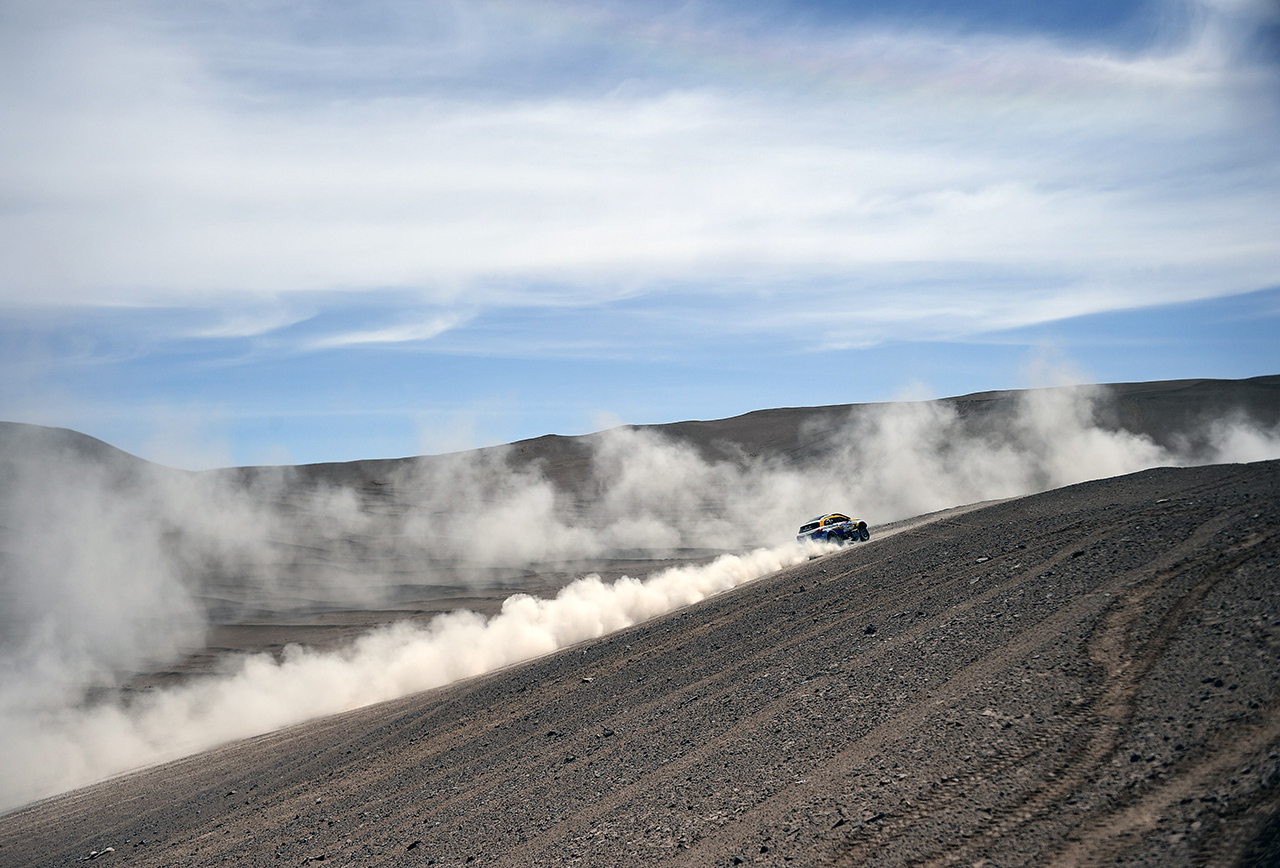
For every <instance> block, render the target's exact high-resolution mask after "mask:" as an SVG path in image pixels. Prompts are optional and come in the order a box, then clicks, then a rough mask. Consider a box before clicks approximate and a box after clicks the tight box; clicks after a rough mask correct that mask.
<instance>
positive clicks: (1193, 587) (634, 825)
mask: <svg viewBox="0 0 1280 868" xmlns="http://www.w3.org/2000/svg"><path fill="white" fill-rule="evenodd" d="M1278 552H1280V462H1266V463H1259V464H1252V465H1224V466H1216V467H1203V468H1193V469H1159V470H1152V471H1146V472H1143V473H1139V474H1135V475H1132V476H1126V477H1118V478H1115V479H1109V480H1102V481H1098V482H1091V483H1085V484H1082V485H1077V486H1072V487H1069V488H1065V489H1060V490H1057V491H1052V492H1048V493H1045V494H1040V495H1035V496H1032V497H1026V498H1022V499H1018V500H1012V501H1006V502H1003V503H998V504H994V505H990V506H986V507H983V508H980V509H975V510H972V511H969V512H965V513H962V514H958V515H950V516H942V517H938V518H937V519H936V520H934V521H932V522H928V523H923V524H918V525H916V526H914V527H912V526H904V527H902V528H900V529H898V531H897V532H896V533H893V534H885V535H883V536H878V537H873V539H872V541H871V542H870V543H868V544H863V545H857V546H853V547H851V548H848V549H846V550H843V551H841V552H838V553H836V554H833V555H829V556H826V557H822V558H819V559H815V560H812V561H810V562H808V563H806V564H804V565H801V566H799V567H795V568H792V569H789V570H786V571H783V572H781V573H777V574H774V575H772V576H768V577H766V578H764V579H761V580H758V581H756V582H753V583H751V584H749V585H746V586H744V587H741V588H739V589H737V590H735V591H732V592H728V593H725V594H722V595H720V596H717V597H714V598H712V599H710V600H707V601H704V602H703V603H701V604H699V605H697V606H693V607H691V608H689V609H686V610H682V611H680V612H676V613H673V614H672V615H669V616H666V617H663V618H659V619H657V620H654V621H651V622H648V623H646V624H643V625H640V626H638V627H634V628H632V629H629V630H626V631H623V632H621V633H616V634H613V635H611V636H607V637H604V638H603V639H600V640H596V641H592V642H588V643H584V644H582V645H578V646H574V647H572V648H569V649H566V650H565V651H562V652H559V653H557V654H554V655H551V656H549V657H545V658H542V659H539V660H535V661H533V662H530V663H526V664H522V665H519V666H515V667H512V668H510V669H507V670H503V671H501V672H497V673H493V674H490V675H488V676H484V677H481V678H476V679H472V680H470V681H467V682H463V683H459V684H455V685H452V686H450V687H446V688H442V689H438V690H434V691H429V692H426V693H422V694H418V695H415V696H411V697H407V698H405V699H401V700H397V701H395V702H390V703H386V704H383V705H379V706H374V707H371V708H367V709H362V710H360V711H356V712H351V713H347V714H344V715H339V716H336V717H332V718H326V719H324V720H320V721H315V722H312V723H309V724H305V725H303V726H298V727H294V728H292V729H288V730H285V731H282V732H277V733H273V734H270V735H267V736H263V737H259V738H255V739H251V740H249V741H245V742H240V743H237V744H234V745H230V746H227V747H225V748H221V749H218V750H215V751H211V752H208V753H204V754H201V755H198V756H195V757H191V758H188V759H185V760H181V761H178V762H175V763H171V764H167V765H164V766H159V767H156V768H153V769H150V770H146V771H144V772H139V773H135V774H132V775H129V776H126V777H123V778H119V779H116V780H113V781H109V782H107V783H104V784H100V785H97V786H94V787H89V788H86V789H83V790H79V791H76V792H73V793H69V794H66V795H63V796H59V797H57V798H54V799H50V800H48V801H45V802H41V803H37V804H35V805H33V806H29V807H27V808H25V809H23V810H20V811H17V812H14V813H11V814H8V815H6V816H4V817H0V865H3V866H10V865H13V866H17V865H42V866H43V865H64V864H70V863H76V862H80V861H85V860H90V859H92V861H95V862H102V863H103V864H115V863H119V864H130V865H157V866H187V865H190V866H195V865H232V864H235V865H263V866H276V865H307V864H310V863H318V862H323V863H324V864H329V863H336V864H339V865H345V864H354V865H450V866H452V865H459V866H461V865H510V866H527V865H590V866H610V865H627V866H632V865H640V864H646V865H647V864H656V863H663V864H672V865H689V866H704V865H736V864H753V865H757V864H758V865H776V866H784V865H786V866H804V865H849V866H854V865H857V866H863V865H884V866H890V865H951V864H962V865H975V866H977V865H986V866H1004V865H1035V866H1046V865H1048V866H1053V865H1101V864H1104V863H1106V864H1109V865H1115V864H1118V863H1124V864H1127V865H1145V866H1182V865H1185V866H1193V865H1195V866H1198V865H1241V866H1245V865H1247V866H1254V865H1257V866H1263V865H1275V864H1277V861H1278V860H1280V843H1278V839H1280V681H1278V679H1280V581H1278V578H1280V573H1278V572H1277V555H1278Z"/></svg>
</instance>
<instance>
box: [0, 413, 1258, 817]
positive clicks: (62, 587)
mask: <svg viewBox="0 0 1280 868" xmlns="http://www.w3.org/2000/svg"><path fill="white" fill-rule="evenodd" d="M1104 405H1105V394H1104V393H1103V392H1102V391H1100V390H1098V389H1095V388H1075V389H1048V390H1034V391H1029V392H1025V393H1022V394H1021V396H1020V397H1019V398H1018V399H1017V404H1016V408H1015V410H1014V412H1013V413H1012V414H1011V415H1010V416H1008V417H1007V418H1001V419H999V420H998V421H997V422H991V421H990V420H988V422H987V423H983V422H981V421H980V420H979V421H975V420H974V419H971V418H965V417H963V416H962V415H961V413H960V411H959V410H957V408H956V407H955V406H954V405H952V404H949V403H945V402H913V403H897V404H886V405H872V406H864V407H862V408H859V412H857V413H853V414H851V415H850V416H849V417H848V419H847V420H845V421H843V422H842V423H841V424H839V425H836V426H835V427H834V428H829V429H824V430H821V431H817V430H815V431H812V432H808V435H807V438H806V437H802V440H803V439H811V440H813V441H814V442H818V443H821V448H820V449H815V450H812V451H811V453H809V454H806V455H803V456H799V457H798V456H797V455H795V454H772V455H770V454H765V455H759V456H749V455H745V454H728V455H725V456H722V457H708V455H707V453H706V452H705V450H700V449H699V447H698V446H696V445H694V444H692V443H689V442H685V441H676V440H672V439H669V438H664V437H662V436H660V435H658V434H657V433H655V432H654V431H652V430H646V429H635V428H618V429H614V430H611V431H606V432H602V433H601V434H598V435H594V436H593V437H592V438H589V442H590V455H589V462H588V465H589V466H587V467H586V469H585V471H584V475H583V476H582V477H581V478H580V479H579V480H578V481H577V483H576V484H575V485H574V486H572V487H571V489H572V490H570V488H566V487H565V485H564V484H563V480H562V481H561V483H562V484H559V485H558V484H557V483H556V481H555V479H554V478H552V477H554V475H555V474H554V473H552V472H551V470H550V469H549V468H548V467H547V466H545V465H543V464H539V463H537V462H534V463H532V464H528V465H524V466H521V467H520V468H519V469H513V468H515V465H514V464H513V462H512V461H511V460H510V459H511V455H510V454H509V453H507V452H504V451H502V450H485V451H483V452H479V453H469V454H462V455H458V456H451V457H445V458H440V459H437V460H432V461H429V462H409V463H405V464H404V465H402V466H401V467H400V468H399V469H398V470H396V471H395V472H394V473H393V474H392V476H391V478H389V479H387V480H384V481H383V487H384V488H385V493H383V492H373V493H371V492H369V491H367V490H362V489H357V488H356V487H352V486H344V485H340V484H336V483H329V484H325V483H319V482H313V483H309V484H307V485H301V484H299V482H298V479H297V477H296V474H294V473H293V472H291V471H289V470H288V469H281V470H279V471H277V472H273V473H260V474H258V475H256V476H255V477H254V478H253V479H252V480H249V481H245V480H244V479H239V480H237V479H236V477H234V475H232V474H228V473H204V474H196V473H185V472H182V471H174V470H171V469H168V468H162V467H158V466H155V465H148V464H146V463H145V462H141V461H138V460H136V459H133V458H132V457H131V456H125V455H124V454H123V453H115V452H113V451H98V452H95V451H93V450H87V449H86V448H84V447H83V444H81V445H78V446H74V447H73V446H72V445H68V443H65V442H61V441H59V442H57V443H54V444H52V445H50V443H49V442H46V441H45V440H41V439H40V438H39V437H37V436H36V435H35V434H29V435H28V434H23V435H22V436H18V435H13V436H10V437H9V439H8V440H7V441H2V442H0V446H3V458H4V461H3V463H2V464H0V471H2V472H3V474H4V477H3V482H4V496H3V497H2V498H0V509H3V513H0V534H2V536H0V540H2V542H3V545H2V546H0V551H3V560H2V561H0V570H2V572H0V769H3V770H4V771H3V772H2V773H0V809H2V808H11V807H14V806H16V805H19V804H22V803H24V802H26V801H29V800H31V799H33V798H39V797H42V796H46V795H50V794H53V793H56V792H60V791H63V790H66V789H69V788H72V787H75V786H79V785H82V784H85V783H89V782H91V781H94V780H98V779H101V778H104V777H107V776H110V775H112V774H116V773H119V772H122V771H125V770H128V769H131V768H136V767H139V766H142V765H146V764H150V763H155V762H159V761H163V760H166V759H171V758H176V757H180V756H183V755H186V754H189V753H191V752H194V751H197V750H200V749H203V748H207V747H211V746H214V745H216V744H220V743H224V742H226V741H229V740H232V739H236V738H241V737H244V736H249V735H253V734H257V733H262V732H266V731H270V730H272V729H275V728H278V727H281V726H285V725H288V724H291V723H296V722H300V721H303V720H306V719H310V718H314V717H317V716H321V715H326V714H331V713H334V712H338V711H342V710H345V709H351V708H356V707H360V706H363V705H367V704H370V703H373V702H378V701H381V700H385V699H390V698H394V697H397V696H403V695H405V694H407V693H411V692H413V691H418V690H423V689H426V688H430V687H434V686H438V685H441V684H445V683H448V682H450V681H454V680H457V679H460V678H465V677H468V676H472V675H476V674H479V673H483V672H488V671H491V670H493V669H495V668H498V667H502V666H506V665H510V664H512V663H515V662H518V661H521V660H525V659H529V658H531V657H534V656H538V655H542V654H546V653H549V652H551V651H554V650H556V649H559V648H563V647H566V646H568V645H571V644H573V643H575V642H580V641H583V640H586V639H589V638H593V637H597V636H600V635H603V634H605V633H608V632H610V631H613V630H617V629H620V628H622V627H625V626H628V625H631V624H635V623H638V622H640V621H642V620H645V619H647V618H652V617H654V616H657V615H659V614H662V613H665V612H669V611H671V610H673V609H676V608H679V607H681V606H685V605H689V604H691V603H693V602H696V601H698V600H701V599H704V598H705V597H707V596H708V595H711V594H714V593H718V592H721V591H724V590H727V589H729V588H732V587H735V586H737V585H739V584H741V583H743V582H746V581H751V580H752V579H755V578H758V577H760V576H762V575H765V574H768V573H770V572H773V571H776V570H778V569H780V568H782V567H784V566H786V565H788V564H792V563H797V562H799V561H800V560H803V559H805V558H807V557H809V556H810V555H811V554H813V553H815V552H816V551H820V550H822V549H819V548H815V547H814V546H813V545H812V544H808V545H799V544H797V543H795V542H794V529H795V528H796V527H797V526H798V525H799V524H800V523H801V522H802V521H803V520H805V519H807V518H809V517H810V516H812V515H817V514H820V513H823V512H828V511H833V510H840V511H852V512H854V513H856V514H857V515H858V516H860V517H861V518H863V519H865V520H867V521H868V522H869V523H871V524H872V525H873V527H874V526H875V525H877V524H884V523H886V522H889V521H893V520H896V519H900V518H905V517H909V516H913V515H918V514H921V513H925V512H930V511H934V510H938V509H943V508H946V507H950V506H956V505H959V504H964V503H972V502H976V501H981V500H989V499H995V498H1003V497H1013V496H1017V495H1022V494H1028V493H1032V492H1036V491H1042V490H1046V489H1049V488H1055V487H1059V486H1062V485H1067V484H1071V483H1075V482H1081V481H1085V480H1088V479H1095V478H1101V477H1106V476H1114V475H1118V474H1123V473H1129V472H1133V471H1137V470H1141V469H1144V468H1148V467H1154V466H1159V465H1176V464H1190V463H1217V462H1222V461H1254V460H1263V459H1268V458H1275V457H1280V431H1275V430H1264V429H1261V428H1259V427H1257V426H1256V425H1254V424H1253V423H1252V422H1250V420H1249V419H1247V418H1245V417H1243V416H1240V417H1231V418H1226V419H1222V420H1219V421H1217V422H1215V423H1213V424H1212V425H1211V426H1209V427H1208V429H1207V430H1206V431H1198V432H1188V438H1187V439H1186V441H1185V443H1186V447H1185V448H1182V449H1179V448H1173V449H1170V448H1166V447H1163V446H1160V445H1158V444H1157V443H1156V442H1154V441H1153V440H1151V439H1150V438H1148V437H1144V436H1141V435H1137V434H1132V433H1129V432H1126V431H1123V430H1114V429H1113V428H1106V427H1102V426H1100V425H1099V424H1097V422H1096V420H1097V418H1098V417H1099V414H1100V411H1101V409H1102V408H1103V407H1104ZM1193 435H1194V436H1193ZM1192 443H1194V444H1196V445H1195V446H1194V447H1193V446H1192V445H1191V444H1192ZM871 544H872V545H874V539H873V541H872V543H871ZM748 549H750V551H749V553H746V554H741V552H743V551H746V550H748ZM624 550H625V551H634V550H644V551H649V552H663V551H665V552H676V551H683V552H686V553H687V552H689V551H690V550H693V551H696V552H699V553H701V554H704V555H710V554H712V553H714V552H725V551H729V552H733V553H732V554H726V555H722V556H720V557H717V558H715V559H714V560H712V561H710V562H709V563H704V564H702V565H698V566H686V567H678V568H674V569H671V570H667V571H665V572H661V573H658V574H655V575H653V576H650V577H649V578H647V579H645V580H643V581H641V580H637V579H632V578H623V579H620V580H618V581H616V582H612V583H610V582H605V581H602V580H601V579H600V578H599V577H598V576H592V575H588V576H584V577H582V578H580V579H578V580H577V581H575V582H573V583H572V584H570V585H568V586H567V587H565V588H564V589H563V590H562V591H561V592H560V593H559V594H558V595H557V596H556V597H555V598H553V599H537V598H534V597H531V596H528V595H524V594H517V595H515V596H512V597H510V598H508V599H507V601H506V602H505V604H504V605H503V608H502V611H501V613H500V614H497V615H495V616H493V617H492V618H488V619H486V618H484V617H482V616H480V615H477V614H474V613H470V612H454V613H450V614H447V615H442V616H439V617H437V618H436V619H435V620H433V621H432V622H431V623H429V624H427V625H414V624H410V623H407V622H405V623H399V624H395V625H392V626H389V627H385V628H382V629H378V630H375V631H373V632H371V633H369V634H367V635H365V636H363V637H362V638H360V639H358V640H357V641H355V642H354V643H353V644H352V645H350V646H349V647H346V648H343V649H340V650H337V651H332V652H327V653H319V652H314V651H309V650H306V649H303V648H301V647H297V646H292V647H290V648H288V649H286V652H285V654H284V655H283V658H282V659H279V660H277V659H275V658H273V657H271V656H268V655H257V656H248V657H236V658H228V659H227V660H225V661H224V662H223V668H222V671H221V674H219V675H218V676H216V677H212V678H206V679H203V680H199V681H191V682H188V683H186V684H183V685H181V686H179V687H176V688H171V689H166V690H157V691H152V692H150V693H147V694H144V695H139V696H135V697H134V698H132V699H131V700H129V701H125V700H123V699H121V698H120V697H119V695H118V694H117V693H114V692H112V688H114V687H117V686H119V685H120V684H122V683H123V682H124V681H125V680H126V679H127V678H129V677H130V676H131V675H133V674H135V673H137V672H142V671H147V670H148V669H149V668H151V667H154V666H157V665H160V664H163V663H165V662H168V661H173V660H175V659H177V658H178V657H179V656H181V654H183V653H184V649H190V648H193V647H200V646H201V644H202V642H203V635H204V631H205V629H206V628H207V626H208V624H209V623H210V622H211V621H213V620H217V619H223V620H224V621H225V620H234V619H236V618H239V617H246V616H249V615H253V614H254V613H270V612H273V611H280V610H282V609H285V608H288V607H290V606H293V607H305V606H331V607H332V606H347V607H353V608H355V607H360V606H372V605H377V604H379V603H381V602H384V601H385V600H387V599H388V595H390V594H392V593H393V590H394V588H396V587H397V586H398V585H399V584H403V583H404V582H405V581H406V576H410V577H411V580H412V581H414V582H417V583H419V584H429V583H430V582H431V581H434V580H436V578H439V579H440V580H441V581H444V580H447V581H455V582H456V581H458V580H459V576H466V575H469V574H468V573H467V572H466V570H467V569H472V570H474V569H480V570H484V569H499V568H503V569H517V568H528V567H530V566H531V565H537V564H546V563H554V562H557V561H568V560H573V559H581V558H584V557H592V556H607V555H609V554H611V553H616V552H620V551H624ZM464 568H465V569H464Z"/></svg>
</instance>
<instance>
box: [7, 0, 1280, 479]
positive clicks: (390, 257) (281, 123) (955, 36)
mask: <svg viewBox="0 0 1280 868" xmlns="http://www.w3.org/2000/svg"><path fill="white" fill-rule="evenodd" d="M1278 28H1280V8H1278V7H1277V4H1276V3H1275V2H1263V0H1198V2H1142V3H1123V2H1120V3H1111V2H1108V3H1103V2H1095V0H1087V2H1085V0H1081V2H1075V3H1072V2H1065V3H1059V4H1029V3H1021V2H1012V0H998V2H997V0H991V2H972V3H958V2H943V0H908V2H895V3H888V2H879V3H877V2H870V3H856V4H855V3H835V2H800V0H790V2H787V0H776V2H770V3H760V4H752V5H750V6H747V5H746V4H729V3H711V2H694V3H689V2H675V0H669V2H652V0H649V2H645V0H639V2H628V3H608V2H605V3H575V2H564V0H561V2H554V3H553V2H547V3H541V2H525V0H513V2H485V0H478V2H470V3H455V2H407V0H375V2H364V3H360V4H349V3H339V2H310V3H300V2H287V0H278V2H269V0H259V2H232V0H222V2H218V0H206V2H199V0H197V2H165V0H153V2H129V0H88V2H85V0H77V2H74V3H71V2H59V0H52V2H48V0H45V2H25V0H0V418H5V419H10V420H18V421H29V422H36V423H41V424H50V425H63V426H67V427H72V428H76V429H78V430H81V431H85V432H87V433H90V434H93V435H95V436H98V437H101V438H103V439H105V440H108V441H109V442H112V443H114V444H116V445H118V446H120V447H122V448H125V449H128V450H130V451H132V452H135V453H137V454H141V455H144V456H146V457H149V458H153V459H156V460H160V461H165V462H167V463H172V464H176V465H179V466H186V467H204V466H213V465H221V464H229V463H263V462H306V461H325V460H349V459H355V458H366V457H383V456H398V455H408V454H415V453H420V452H437V451H447V450H451V449H460V448H467V447H470V446H475V445H483V444H488V443H497V442H505V441H510V440H515V439H520V438H524V437H532V436H537V435H539V434H544V433H567V434H573V433H582V432H585V431H589V430H593V429H596V428H599V427H602V426H605V425H609V424H615V423H617V422H637V423H645V422H666V421H676V420H679V419H687V418H716V417H721V416H728V415H733V414H737V413H742V412H746V411H749V410H753V409H759V408H762V407H772V406H784V405H790V406H799V405H811V404H826V403H845V402H855V401H875V400H890V399H893V398H895V397H898V396H901V395H904V394H910V395H914V396H919V395H922V394H932V395H947V394H959V393H963V392H969V391H977V390H983V389H995V388H1015V387H1020V386H1026V385H1033V384H1036V383H1038V382H1040V381H1041V380H1040V379H1038V378H1042V376H1043V375H1041V374H1036V373H1034V372H1036V371H1041V370H1043V369H1044V360H1046V359H1047V360H1049V362H1050V363H1051V366H1052V365H1056V366H1058V369H1059V370H1064V371H1068V372H1072V373H1070V374H1068V375H1067V376H1076V377H1080V378H1086V379H1091V380H1096V381H1117V380H1146V379H1165V378H1177V377H1197V376H1212V377H1245V376H1253V375H1259V374H1267V373H1276V372H1278V371H1280V341H1278V340H1277V338H1276V335H1278V334H1280V148H1277V147H1276V144H1275V143H1276V142H1277V141H1280V75H1278V74H1277V64H1278V60H1280V52H1278V51H1277V44H1278V42H1280V40H1278V38H1277V34H1278V33H1280V29H1278Z"/></svg>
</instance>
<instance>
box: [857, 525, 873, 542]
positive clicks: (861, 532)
mask: <svg viewBox="0 0 1280 868" xmlns="http://www.w3.org/2000/svg"><path fill="white" fill-rule="evenodd" d="M858 539H860V540H862V541H863V542H866V541H867V540H869V539H871V531H869V530H867V526H866V525H865V524H860V525H858Z"/></svg>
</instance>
